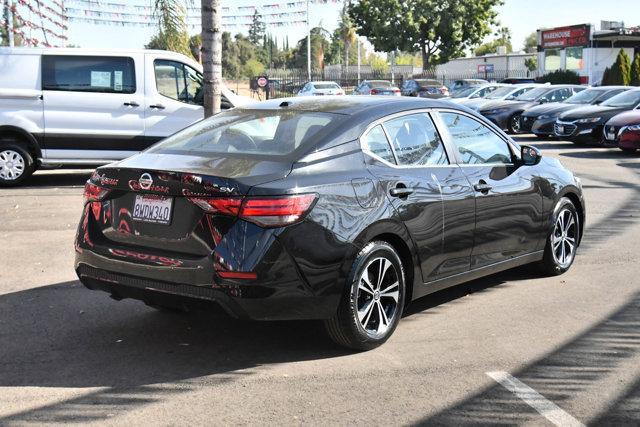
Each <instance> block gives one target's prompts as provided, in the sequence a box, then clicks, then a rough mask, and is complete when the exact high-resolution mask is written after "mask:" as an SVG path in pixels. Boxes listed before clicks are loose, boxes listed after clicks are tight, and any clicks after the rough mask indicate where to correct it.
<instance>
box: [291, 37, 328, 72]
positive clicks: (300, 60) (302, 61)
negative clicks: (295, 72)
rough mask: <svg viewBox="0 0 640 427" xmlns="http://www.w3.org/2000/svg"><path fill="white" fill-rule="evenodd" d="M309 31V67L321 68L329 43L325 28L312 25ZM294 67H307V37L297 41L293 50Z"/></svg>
mask: <svg viewBox="0 0 640 427" xmlns="http://www.w3.org/2000/svg"><path fill="white" fill-rule="evenodd" d="M310 33H311V68H312V69H315V70H321V69H323V68H324V59H325V53H326V52H328V51H329V48H330V45H331V43H330V42H329V40H328V38H327V30H325V29H324V28H322V27H314V28H312V29H311V31H310ZM293 62H294V64H293V65H294V66H295V67H299V68H306V67H307V38H306V37H304V38H302V39H300V40H299V41H298V44H297V46H296V48H295V50H294V52H293Z"/></svg>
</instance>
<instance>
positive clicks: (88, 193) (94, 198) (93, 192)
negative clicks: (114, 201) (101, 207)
mask: <svg viewBox="0 0 640 427" xmlns="http://www.w3.org/2000/svg"><path fill="white" fill-rule="evenodd" d="M109 191H110V190H109V189H107V188H103V187H100V186H99V185H96V184H92V183H91V182H89V181H87V183H86V184H85V185H84V201H85V203H87V202H99V201H100V200H103V199H104V198H105V197H106V196H107V194H109Z"/></svg>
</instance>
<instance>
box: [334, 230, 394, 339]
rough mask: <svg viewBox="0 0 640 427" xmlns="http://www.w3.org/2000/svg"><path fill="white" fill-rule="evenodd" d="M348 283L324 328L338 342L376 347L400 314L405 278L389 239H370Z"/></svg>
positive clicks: (355, 263)
mask: <svg viewBox="0 0 640 427" xmlns="http://www.w3.org/2000/svg"><path fill="white" fill-rule="evenodd" d="M347 283H349V286H348V289H346V290H345V293H344V295H343V297H342V300H341V301H340V305H339V307H338V311H337V313H336V315H335V316H334V317H333V318H331V319H329V320H326V321H325V322H324V326H325V329H326V331H327V333H328V335H329V337H330V338H331V339H332V340H333V341H335V342H336V343H337V344H339V345H341V346H344V347H348V348H351V349H355V350H370V349H372V348H375V347H378V346H379V345H381V344H383V343H384V342H385V341H386V340H387V339H388V338H389V337H390V336H391V334H393V331H394V330H395V328H396V326H397V325H398V322H399V321H400V317H401V316H402V308H403V306H404V295H405V282H404V270H403V268H402V262H401V261H400V257H399V256H398V254H397V253H396V251H395V250H394V249H393V247H392V246H391V245H389V244H388V243H386V242H382V241H375V242H371V243H369V244H368V245H367V246H365V247H364V249H362V251H360V253H359V254H358V256H357V258H356V260H355V261H354V263H353V266H352V268H351V272H350V273H349V279H348V282H347Z"/></svg>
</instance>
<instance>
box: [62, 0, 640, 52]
mask: <svg viewBox="0 0 640 427" xmlns="http://www.w3.org/2000/svg"><path fill="white" fill-rule="evenodd" d="M127 2H128V3H130V4H131V5H149V4H150V0H127ZM284 2H285V1H284V0H269V1H266V0H222V4H223V6H224V5H231V4H233V5H234V6H237V5H253V4H266V3H284ZM199 3H200V2H198V1H194V4H199ZM340 10H341V5H340V4H332V3H329V4H326V5H322V4H314V5H312V6H311V23H312V25H313V26H316V25H319V24H322V26H323V27H324V28H326V29H328V30H330V31H332V30H333V29H334V28H335V27H336V26H337V21H338V18H339V12H340ZM498 12H499V19H500V21H501V22H502V24H503V25H506V26H508V27H509V28H510V29H511V33H512V35H513V39H512V43H513V46H514V48H515V49H516V50H517V49H519V48H520V47H522V44H523V42H524V38H525V37H526V36H527V35H528V34H529V33H531V32H532V31H534V30H536V29H537V28H543V27H556V26H562V25H573V24H582V23H593V24H596V28H597V29H600V20H609V21H619V20H623V21H624V22H625V24H626V25H627V26H640V0H613V1H603V0H505V4H504V5H503V6H501V7H499V8H498ZM69 26H70V29H69V33H68V35H69V39H70V43H73V44H76V45H79V46H81V47H87V48H141V47H143V46H144V44H145V43H146V42H147V41H148V40H149V39H150V38H151V36H152V34H153V33H154V31H155V30H154V29H153V28H136V27H124V28H123V27H116V26H105V25H92V24H84V23H75V22H73V23H70V25H69ZM271 31H272V32H273V33H275V34H276V35H277V36H278V37H281V38H284V37H285V35H288V36H289V40H290V44H291V45H293V44H294V43H295V41H296V40H299V39H300V38H302V37H304V35H305V27H304V26H297V27H280V28H273V29H272V30H271Z"/></svg>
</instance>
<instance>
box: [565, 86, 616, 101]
mask: <svg viewBox="0 0 640 427" xmlns="http://www.w3.org/2000/svg"><path fill="white" fill-rule="evenodd" d="M605 92H606V91H605V90H602V89H587V90H583V91H581V92H578V93H576V94H575V95H573V96H570V97H569V98H567V99H565V101H564V102H566V103H567V104H591V103H592V102H593V101H595V100H596V99H597V98H599V97H600V95H602V94H603V93H605Z"/></svg>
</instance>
